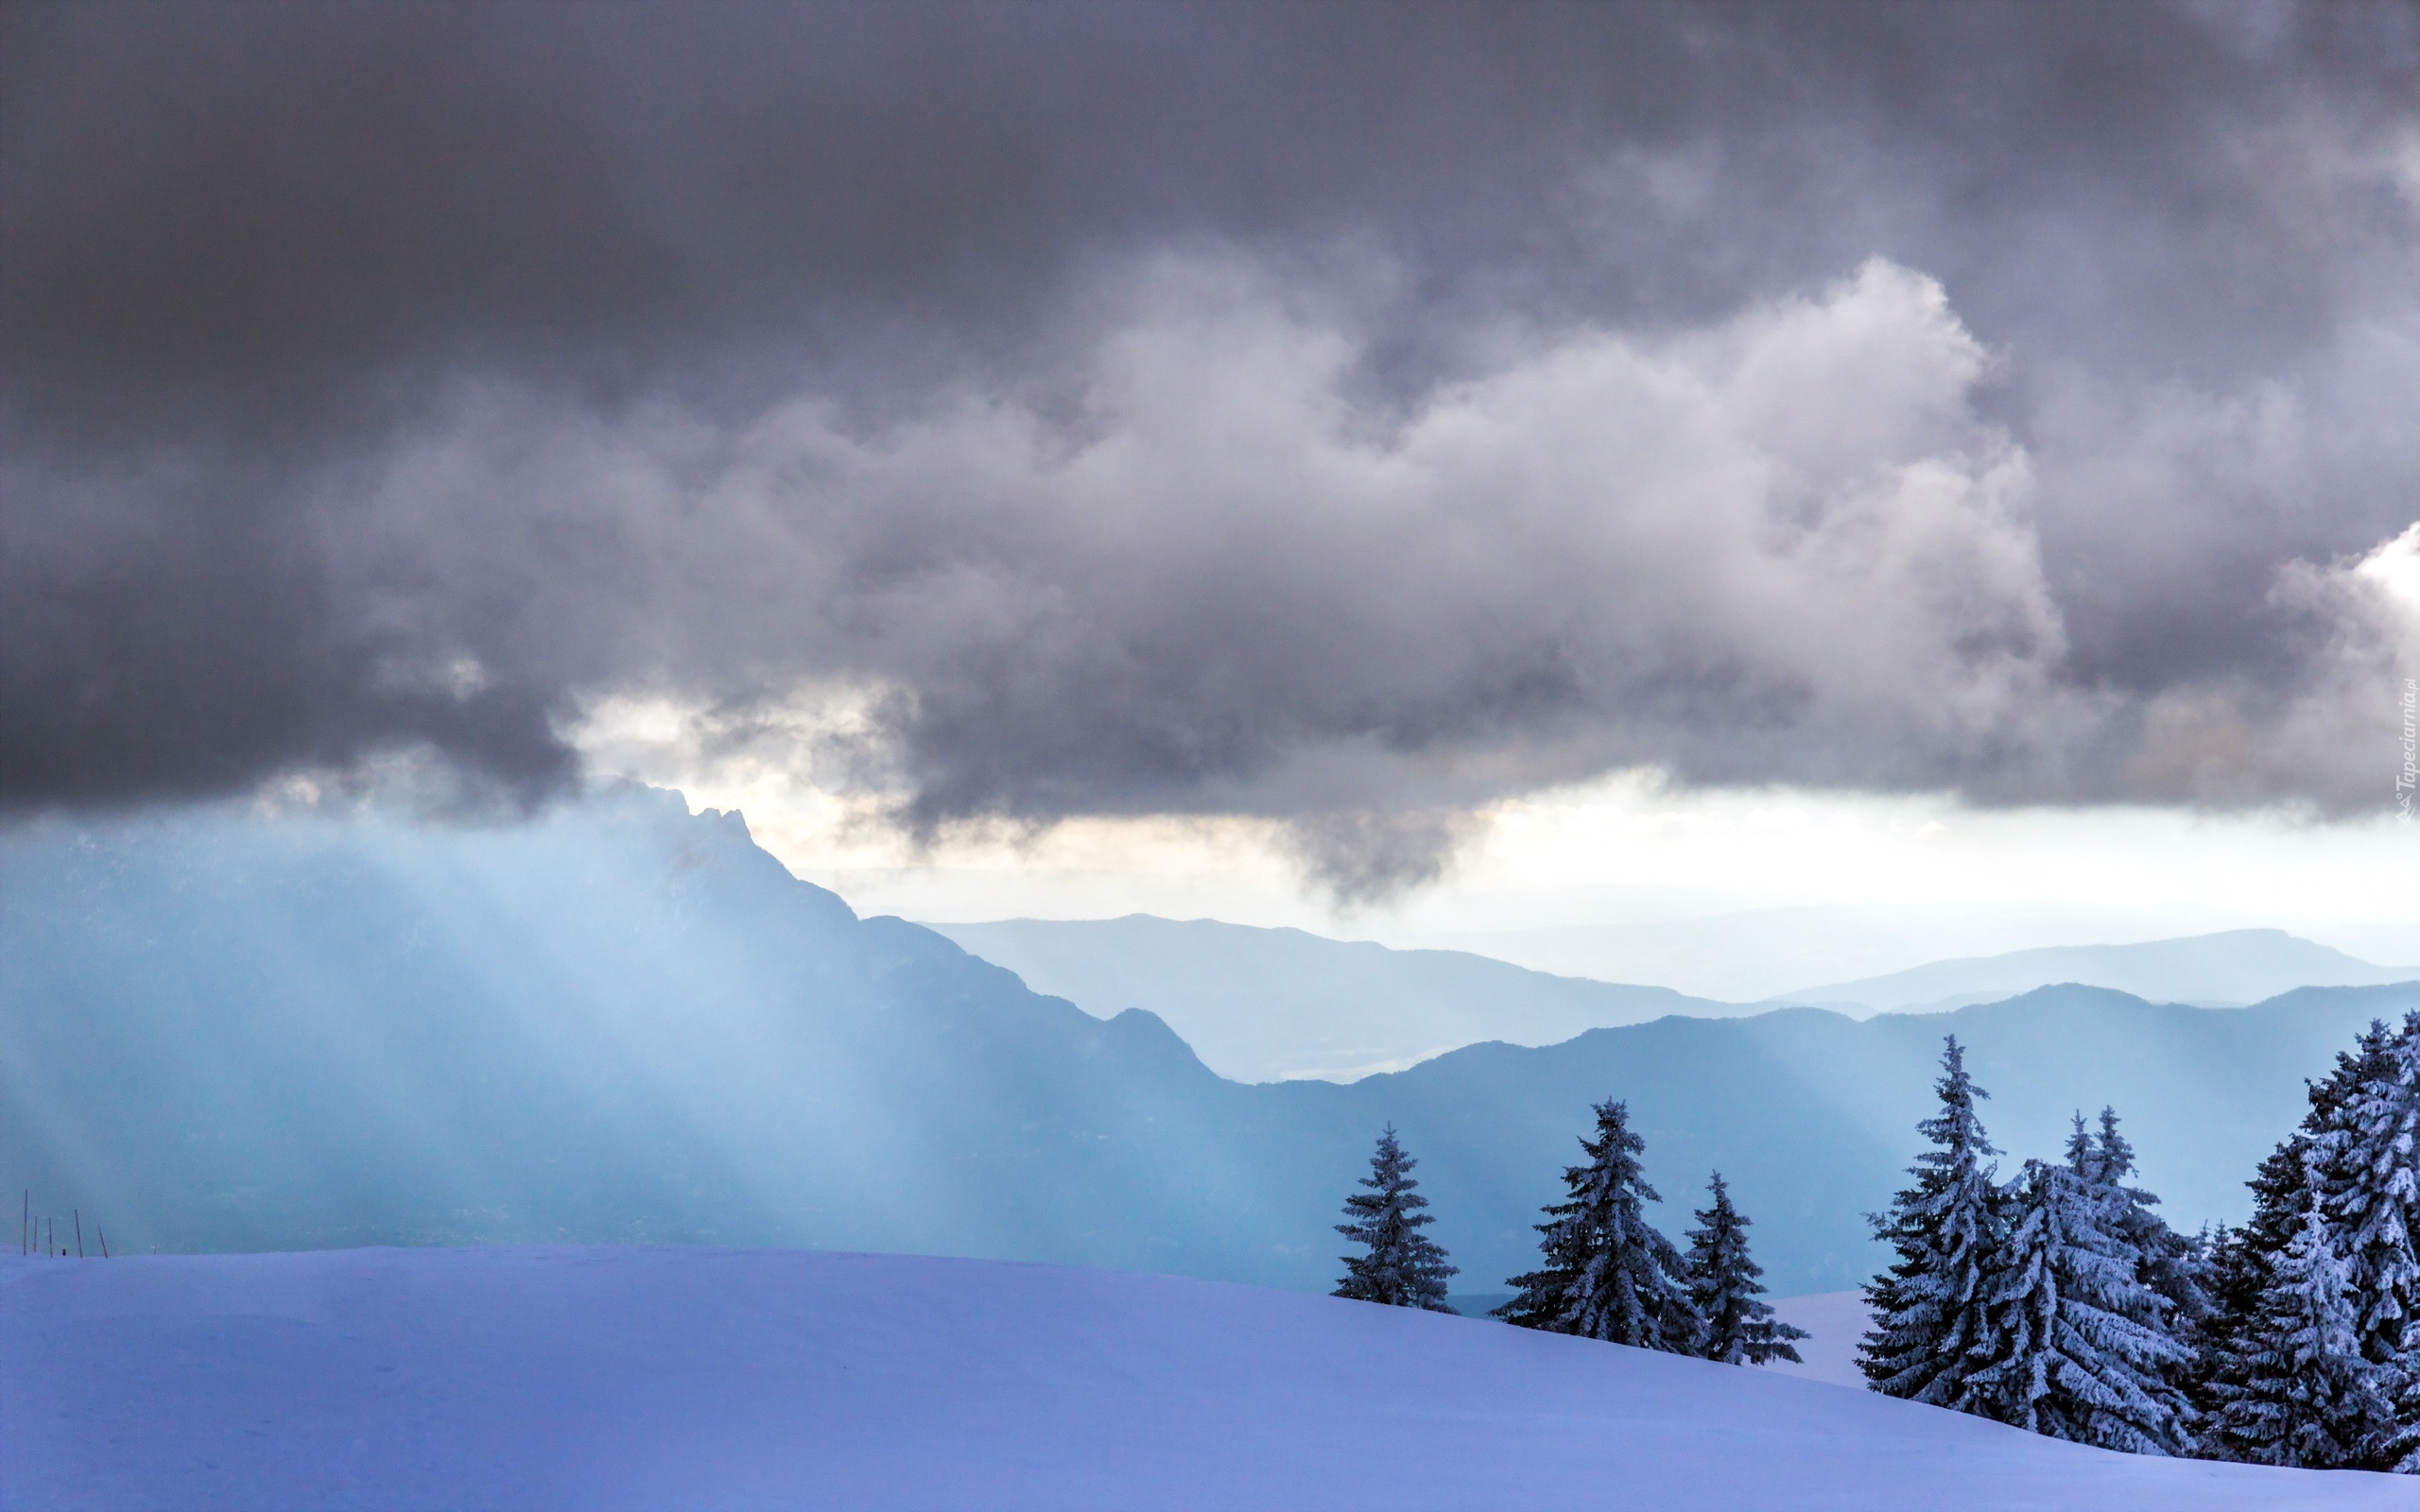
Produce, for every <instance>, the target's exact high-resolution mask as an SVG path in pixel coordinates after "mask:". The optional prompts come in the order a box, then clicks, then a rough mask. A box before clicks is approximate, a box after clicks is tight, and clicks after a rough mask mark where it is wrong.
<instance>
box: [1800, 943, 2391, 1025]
mask: <svg viewBox="0 0 2420 1512" xmlns="http://www.w3.org/2000/svg"><path fill="white" fill-rule="evenodd" d="M2411 981H2420V967H2408V966H2407V967H2396V966H2372V965H2371V964H2370V963H2369V962H2367V961H2363V960H2357V959H2355V958H2354V957H2353V956H2350V955H2347V954H2344V953H2343V952H2342V951H2339V950H2331V949H2329V948H2328V947H2327V946H2325V945H2315V944H2313V943H2311V942H2310V941H2309V940H2307V939H2297V938H2295V937H2294V936H2291V935H2289V934H2287V933H2286V932H2285V931H2284V930H2280V929H2234V930H2228V931H2226V932H2225V933H2223V934H2218V935H2197V936H2192V937H2191V938H2188V939H2161V940H2152V941H2149V942H2147V943H2144V944H2140V945H2071V946H2058V947H2053V948H2051V949H2048V950H2031V951H2014V952H2011V953H2010V954H2005V955H1987V956H1980V957H1976V958H1972V959H1967V960H1956V961H1935V962H1933V963H1931V964H1930V965H1928V966H1919V967H1917V968H1915V969H1914V970H1912V971H1893V972H1892V973H1891V974H1890V975H1888V976H1876V977H1868V978H1866V979H1865V980H1863V981H1859V982H1841V983H1836V984H1834V985H1832V986H1829V987H1814V988H1801V989H1800V990H1798V991H1796V992H1790V993H1785V994H1783V995H1782V996H1780V997H1776V998H1773V999H1772V1000H1771V1001H1772V1002H1773V1003H1775V1004H1783V1003H1793V1004H1805V1003H1817V1004H1841V1005H1855V1006H1857V1007H1858V1008H1862V1009H1864V1010H1865V1011H1867V1012H1872V1013H1907V1012H1918V1013H1938V1012H1941V1011H1943V1010H1945V1009H1948V1008H1961V1007H1964V1006H1965V1005H1968V1004H1970V1003H1991V1002H1996V1001H1997V1000H1998V999H2001V998H2006V997H2014V995H2016V994H2017V993H2019V992H2031V990H2033V989H2034V988H2037V987H2047V986H2049V985H2050V984H2052V983H2056V982H2078V983H2082V984H2083V985H2085V986H2088V987H2105V988H2116V989H2118V991H2120V992H2131V993H2133V994H2134V995H2135V996H2136V997H2142V998H2150V999H2152V1001H2154V1002H2161V1003H2194V1004H2200V1005H2204V1006H2225V1007H2240V1006H2242V1005H2245V1004H2248V1003H2257V1002H2259V1001H2260V1000H2262V999H2263V998H2272V997H2275V996H2276V995H2277V994H2278V993H2280V992H2290V991H2292V990H2293V989H2294V988H2298V987H2377V986H2380V985H2383V984H2385V983H2389V982H2411Z"/></svg>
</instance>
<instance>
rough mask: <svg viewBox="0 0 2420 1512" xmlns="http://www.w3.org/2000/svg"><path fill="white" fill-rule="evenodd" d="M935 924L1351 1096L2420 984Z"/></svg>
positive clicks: (2250, 951)
mask: <svg viewBox="0 0 2420 1512" xmlns="http://www.w3.org/2000/svg"><path fill="white" fill-rule="evenodd" d="M929 927H930V928H932V929H933V930H935V931H937V932H938V933H940V934H942V935H946V936H949V937H950V938H951V939H954V940H956V941H957V942H958V943H959V944H960V945H962V946H964V947H966V949H968V950H969V951H972V952H974V953H975V954H977V955H980V956H982V957H983V958H984V959H986V960H988V961H991V962H993V963H994V964H995V965H1000V966H1005V967H1007V968H1008V969H1009V970H1011V971H1014V972H1016V973H1017V975H1019V976H1020V977H1022V978H1024V979H1025V983H1026V985H1027V986H1028V987H1030V988H1033V989H1034V990H1035V991H1037V992H1046V993H1050V994H1052V995H1054V996H1058V997H1063V998H1065V999H1067V1000H1068V1001H1069V1002H1071V1003H1073V1004H1075V1005H1077V1006H1079V1007H1080V1008H1082V1009H1084V1010H1085V1011H1086V1012H1088V1013H1092V1014H1095V1015H1098V1016H1101V1017H1107V1016H1109V1015H1112V1014H1115V1013H1118V1012H1121V1011H1123V1010H1125V1009H1127V1008H1144V1009H1147V1010H1149V1011H1150V1012H1151V1013H1154V1014H1157V1015H1158V1016H1159V1017H1160V1018H1161V1019H1163V1020H1165V1021H1166V1022H1167V1024H1168V1026H1169V1027H1170V1028H1172V1029H1174V1030H1176V1032H1177V1033H1178V1035H1180V1036H1181V1037H1182V1038H1183V1039H1184V1041H1185V1042H1186V1043H1187V1044H1189V1045H1191V1046H1192V1047H1193V1049H1194V1053H1195V1054H1197V1055H1199V1056H1200V1057H1201V1059H1202V1062H1203V1064H1205V1065H1207V1066H1209V1067H1210V1069H1212V1070H1213V1071H1216V1072H1218V1073H1219V1074H1220V1075H1222V1076H1230V1077H1234V1078H1236V1080H1239V1081H1277V1080H1282V1079H1288V1078H1295V1077H1304V1076H1317V1077H1322V1078H1324V1079H1327V1080H1331V1081H1349V1080H1351V1079H1353V1078H1354V1077H1356V1076H1360V1075H1366V1074H1370V1073H1372V1072H1377V1071H1398V1070H1402V1069H1403V1068H1405V1067H1406V1066H1409V1065H1410V1064H1413V1063H1416V1062H1418V1061H1420V1060H1423V1059H1426V1058H1427V1057H1432V1056H1435V1055H1438V1054H1440V1053H1442V1052H1443V1051H1446V1050H1451V1049H1458V1048H1460V1047H1461V1046H1463V1045H1467V1044H1477V1043H1478V1042H1480V1041H1482V1040H1504V1041H1507V1042H1509V1043H1512V1044H1520V1045H1545V1044H1555V1043H1559V1042H1560V1041H1562V1040H1568V1039H1570V1038H1571V1037H1572V1036H1573V1035H1576V1034H1579V1033H1581V1032H1582V1031H1583V1030H1587V1029H1600V1028H1615V1027H1618V1026H1620V1025H1622V1024H1628V1023H1644V1022H1648V1021H1649V1020H1651V1019H1659V1018H1662V1017H1664V1016H1665V1015H1666V1014H1671V1013H1679V1014H1685V1015H1687V1016H1689V1017H1691V1018H1699V1019H1718V1018H1736V1017H1738V1016H1740V1015H1742V1014H1753V1013H1758V1012H1762V1011H1764V1010H1765V1009H1767V1008H1772V1007H1783V1006H1791V1005H1815V1006H1822V1007H1829V1008H1832V1009H1834V1010H1835V1011H1837V1012H1841V1013H1844V1014H1846V1015H1848V1016H1849V1017H1851V1018H1866V1017H1870V1016H1872V1015H1873V1014H1876V1013H1899V1012H1931V1013H1937V1012H1944V1011H1946V1010H1947V1009H1950V1008H1959V1007H1964V1006H1966V1005H1969V1004H1974V1003H1992V1002H1997V1001H1999V1000H2001V999H2004V998H2012V997H2015V996H2016V995H2018V994H2019V993H2023V992H2031V991H2032V990H2033V989H2034V988H2042V987H2051V986H2056V985H2059V984H2061V983H2075V984H2078V985H2081V986H2084V987H2104V988H2115V989H2117V990H2118V991H2121V992H2127V993H2131V994H2133V995H2135V996H2136V997H2140V998H2143V999H2146V1000H2148V1001H2150V1002H2153V1003H2190V1004H2195V1005H2226V1006H2241V1005H2245V1004H2249V1003H2256V1002H2259V1001H2261V1000H2263V999H2266V998H2272V997H2275V996H2276V995H2277V994H2279V993H2281V992H2289V991H2291V990H2292V989H2293V988H2298V987H2375V986H2379V985H2383V984H2387V983H2393V982H2409V981H2414V980H2420V967H2414V968H2409V969H2400V970H2398V969H2395V968H2392V967H2381V966H2372V965H2371V964H2369V963H2368V962H2366V961H2361V960H2357V959H2355V958H2354V957H2352V956H2350V955H2347V954H2343V953H2342V951H2336V950H2330V949H2329V948H2327V947H2326V946H2325V945H2315V944H2313V943H2311V942H2310V941H2308V940H2305V939H2297V938H2295V937H2294V936H2291V935H2288V934H2286V933H2284V932H2283V931H2281V930H2273V929H2243V930H2232V931H2229V932H2226V933H2224V934H2217V935H2204V936H2195V937H2193V938H2189V939H2172V940H2157V941H2153V942H2151V943H2149V944H2140V945H2093V946H2077V947H2061V948H2056V949H2049V950H2026V951H2015V952H2012V953H2009V954H2001V955H1992V956H1983V957H1978V958H1975V959H1969V960H1951V961H1936V962H1934V963H1932V964H1930V965H1927V966H1922V967H1918V968H1916V969H1914V970H1912V971H1898V972H1894V973H1893V974H1891V975H1888V976H1879V977H1872V978H1868V979H1865V980H1863V981H1856V982H1841V983H1836V984H1833V985H1830V986H1824V987H1815V988H1803V989H1801V990H1798V991H1795V992H1789V993H1784V994H1781V995H1779V996H1776V997H1773V998H1772V999H1769V1000H1767V1001H1765V1002H1763V1003H1759V1004H1747V1005H1742V1004H1732V1003H1718V1002H1714V1001H1711V1000H1709V999H1706V998H1696V997H1688V996H1685V995H1684V994H1682V993H1678V992H1674V991H1672V990H1670V989H1669V988H1660V987H1634V986H1623V985H1618V984H1615V983H1607V982H1597V981H1592V980H1589V979H1587V978H1584V977H1572V976H1556V975H1551V974H1549V973H1547V972H1544V971H1530V970H1527V969H1526V968H1523V967H1518V966H1514V965H1512V964H1511V963H1509V962H1504V961H1497V960H1492V959H1490V958H1488V957H1486V956H1483V955H1474V954H1466V953H1463V952H1460V951H1430V950H1417V951H1401V950H1391V949H1388V948H1387V947H1385V946H1381V945H1374V944H1369V943H1366V942H1351V941H1344V940H1334V939H1327V938H1323V937H1322V936H1317V935H1311V934H1305V932H1303V931H1302V930H1298V929H1254V928H1249V927H1246V926H1244V925H1240V924H1227V923H1221V922H1219V921H1218V920H1216V919H1188V920H1184V921H1183V922H1179V921H1176V920H1173V919H1154V918H1151V917H1150V916H1149V915H1145V914H1132V915H1129V916H1128V917H1126V918H1124V919H1085V920H1055V919H1008V920H1005V921H1002V922H999V923H983V924H934V925H931V926H929Z"/></svg>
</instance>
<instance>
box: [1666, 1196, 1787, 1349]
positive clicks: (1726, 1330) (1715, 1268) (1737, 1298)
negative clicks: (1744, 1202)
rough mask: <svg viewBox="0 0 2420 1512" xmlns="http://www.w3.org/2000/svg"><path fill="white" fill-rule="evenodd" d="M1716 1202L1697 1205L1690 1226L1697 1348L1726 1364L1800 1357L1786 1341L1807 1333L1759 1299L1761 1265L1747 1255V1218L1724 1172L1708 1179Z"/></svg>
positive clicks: (1761, 1292) (1692, 1293)
mask: <svg viewBox="0 0 2420 1512" xmlns="http://www.w3.org/2000/svg"><path fill="white" fill-rule="evenodd" d="M1706 1190H1707V1191H1708V1192H1710V1193H1711V1194H1713V1197H1714V1205H1713V1206H1712V1207H1709V1208H1701V1209H1699V1210H1698V1211H1697V1220H1698V1227H1697V1228H1695V1229H1690V1230H1689V1252H1688V1265H1689V1300H1690V1301H1691V1302H1692V1303H1693V1304H1694V1305H1695V1306H1696V1308H1697V1311H1698V1316H1699V1317H1701V1318H1703V1320H1704V1322H1705V1337H1704V1339H1703V1342H1702V1343H1701V1344H1700V1346H1699V1349H1700V1352H1702V1353H1703V1354H1704V1356H1705V1357H1706V1358H1707V1359H1709V1360H1720V1361H1721V1362H1723V1363H1724V1364H1725V1365H1763V1364H1764V1363H1765V1362H1767V1361H1768V1360H1788V1361H1789V1362H1790V1363H1791V1364H1793V1365H1795V1364H1797V1363H1798V1351H1797V1350H1796V1349H1793V1348H1791V1346H1790V1343H1789V1341H1790V1340H1792V1339H1804V1338H1806V1337H1809V1335H1808V1333H1807V1332H1806V1330H1805V1329H1802V1328H1794V1327H1792V1326H1791V1325H1789V1324H1788V1323H1783V1322H1779V1321H1777V1320H1776V1319H1775V1318H1774V1317H1773V1310H1772V1307H1771V1306H1770V1305H1769V1304H1767V1303H1765V1302H1763V1301H1760V1300H1758V1298H1759V1297H1762V1296H1763V1295H1764V1290H1765V1287H1764V1283H1763V1282H1761V1281H1759V1280H1756V1278H1757V1277H1759V1276H1762V1275H1763V1274H1764V1273H1765V1268H1764V1267H1763V1266H1762V1265H1759V1264H1757V1263H1755V1261H1753V1260H1751V1259H1749V1258H1748V1223H1749V1220H1748V1219H1747V1218H1745V1217H1743V1216H1741V1215H1740V1212H1739V1210H1738V1209H1737V1208H1734V1207H1733V1206H1732V1205H1731V1189H1730V1188H1729V1187H1727V1186H1725V1185H1724V1184H1723V1180H1722V1173H1721V1172H1720V1171H1717V1172H1715V1173H1714V1178H1713V1179H1712V1180H1711V1181H1709V1182H1707V1183H1706Z"/></svg>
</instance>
